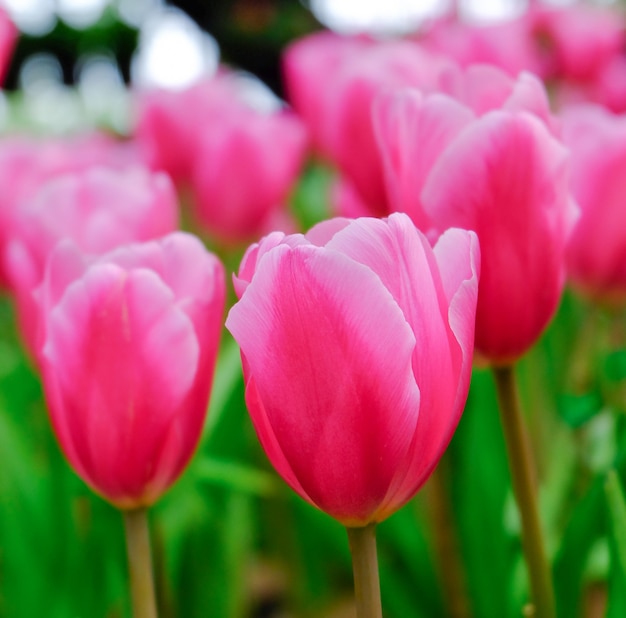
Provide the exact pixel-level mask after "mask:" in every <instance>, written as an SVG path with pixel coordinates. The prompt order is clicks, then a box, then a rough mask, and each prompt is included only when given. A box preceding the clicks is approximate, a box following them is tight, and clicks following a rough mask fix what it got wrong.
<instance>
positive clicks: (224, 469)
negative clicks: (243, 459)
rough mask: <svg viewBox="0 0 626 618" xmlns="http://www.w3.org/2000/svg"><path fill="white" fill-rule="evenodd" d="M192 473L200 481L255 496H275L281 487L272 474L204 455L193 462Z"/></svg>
mask: <svg viewBox="0 0 626 618" xmlns="http://www.w3.org/2000/svg"><path fill="white" fill-rule="evenodd" d="M193 473H194V475H195V477H196V479H197V480H198V481H200V482H204V483H211V484H215V485H222V486H224V487H227V488H230V489H232V490H234V491H238V492H242V493H245V494H253V495H257V496H264V497H267V496H276V495H278V494H279V493H280V492H281V491H282V489H283V487H282V485H283V484H282V483H281V482H280V481H279V480H278V479H277V478H276V476H275V475H274V474H271V473H269V472H265V471H264V470H258V469H256V468H251V467H250V466H245V465H241V464H239V463H236V462H232V461H222V460H218V459H212V458H209V457H206V458H204V459H201V460H200V461H198V462H196V463H195V464H194V468H193Z"/></svg>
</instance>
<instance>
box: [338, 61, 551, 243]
mask: <svg viewBox="0 0 626 618" xmlns="http://www.w3.org/2000/svg"><path fill="white" fill-rule="evenodd" d="M446 88H447V91H448V93H449V94H450V95H452V96H446V95H444V94H431V95H424V94H422V93H421V92H420V91H418V90H412V89H405V90H398V91H395V92H394V91H389V92H387V93H383V94H381V95H379V97H378V98H377V100H376V101H375V102H374V106H373V119H372V120H373V125H374V130H375V133H376V137H377V141H378V148H379V152H380V156H381V165H382V168H383V170H384V174H385V180H386V189H387V201H388V204H389V208H390V210H394V211H401V212H406V213H407V214H408V215H409V216H410V217H411V219H413V222H414V223H415V225H417V227H418V228H420V229H421V230H422V231H424V232H430V231H431V229H432V228H433V225H434V223H433V222H432V221H431V217H430V215H429V214H427V212H426V211H425V209H424V204H423V197H422V193H423V189H424V185H425V183H426V182H427V180H428V178H429V175H430V174H431V172H432V170H433V168H434V166H435V164H437V162H438V161H439V159H440V157H441V156H442V155H443V153H444V152H445V151H446V150H447V149H448V148H450V147H452V146H453V144H454V143H455V142H456V140H457V138H458V137H459V135H460V134H461V133H462V131H463V130H464V129H465V128H467V127H468V126H470V125H472V124H473V123H475V122H476V121H477V120H478V118H479V117H480V116H481V115H484V114H486V113H488V112H490V111H493V110H498V109H501V110H505V111H507V112H510V113H519V112H530V113H532V114H534V115H536V116H537V117H538V118H540V119H541V120H543V121H544V123H545V124H546V125H547V126H548V127H550V130H551V131H552V132H555V133H558V130H559V127H558V121H557V120H556V119H554V118H553V116H552V114H551V113H550V107H549V102H548V98H547V95H546V92H545V89H544V87H543V86H542V85H541V82H539V80H537V78H535V77H533V76H532V75H530V74H529V73H522V74H521V75H520V76H519V77H518V78H517V79H515V80H513V79H512V78H510V77H509V76H508V75H506V74H505V73H503V72H502V71H500V70H499V69H496V68H495V67H490V66H487V65H474V66H472V67H470V68H469V69H467V70H465V71H463V72H459V73H458V74H455V76H454V79H453V80H450V81H449V82H448V84H447V86H446ZM344 199H346V198H344ZM346 201H347V200H346Z"/></svg>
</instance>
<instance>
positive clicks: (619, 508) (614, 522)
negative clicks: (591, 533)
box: [604, 470, 626, 618]
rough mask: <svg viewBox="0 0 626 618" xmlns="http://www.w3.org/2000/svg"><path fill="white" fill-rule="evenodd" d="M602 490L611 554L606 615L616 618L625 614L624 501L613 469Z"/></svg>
mask: <svg viewBox="0 0 626 618" xmlns="http://www.w3.org/2000/svg"><path fill="white" fill-rule="evenodd" d="M604 490H605V494H606V501H607V505H608V511H609V518H608V523H609V526H608V528H609V530H608V533H609V549H610V555H611V571H610V574H609V596H608V603H607V613H606V616H607V618H618V617H621V616H625V615H626V501H625V500H624V492H623V491H622V488H621V485H620V482H619V478H618V476H617V472H615V470H611V471H610V472H609V473H608V474H607V478H606V483H605V485H604Z"/></svg>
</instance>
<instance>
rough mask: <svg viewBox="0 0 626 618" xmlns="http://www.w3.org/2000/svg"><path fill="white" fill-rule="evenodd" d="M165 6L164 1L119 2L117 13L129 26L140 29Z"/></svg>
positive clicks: (137, 0)
mask: <svg viewBox="0 0 626 618" xmlns="http://www.w3.org/2000/svg"><path fill="white" fill-rule="evenodd" d="M162 5H163V0H118V2H117V13H118V15H119V16H120V19H121V20H122V21H123V22H125V23H127V24H128V25H129V26H134V27H135V28H140V27H141V26H142V25H143V23H144V22H145V21H146V19H147V18H148V16H149V15H150V13H151V12H152V11H154V10H155V9H158V8H160V7H161V6H162Z"/></svg>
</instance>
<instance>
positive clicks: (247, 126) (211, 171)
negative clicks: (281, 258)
mask: <svg viewBox="0 0 626 618" xmlns="http://www.w3.org/2000/svg"><path fill="white" fill-rule="evenodd" d="M305 152H306V133H305V130H304V127H303V126H302V124H301V122H300V121H299V120H298V119H297V118H296V117H295V116H294V115H293V114H292V113H291V112H288V111H286V110H285V111H281V112H277V113H273V114H260V113H258V112H256V111H253V110H239V111H238V110H236V109H235V110H232V111H231V112H230V113H225V114H224V115H223V117H222V118H221V120H220V121H219V122H215V123H210V126H206V127H204V129H201V130H200V132H199V135H198V136H197V145H196V160H195V162H194V168H193V176H192V183H191V191H192V194H193V198H194V200H193V202H194V212H195V214H196V217H197V220H198V223H199V224H200V225H201V226H202V227H203V228H204V229H206V231H207V232H208V233H209V234H210V235H211V236H212V237H214V238H215V239H217V240H219V241H221V242H232V243H236V242H246V241H250V240H253V239H255V238H258V237H259V236H261V235H262V234H263V233H265V232H267V231H268V230H269V229H271V226H270V224H269V223H270V221H272V222H275V221H276V220H277V219H278V216H279V214H280V213H285V212H286V209H285V204H286V201H287V197H288V195H289V192H290V191H291V189H292V188H293V186H294V185H295V183H296V180H297V178H298V174H299V172H300V169H301V167H302V164H303V162H304V155H305ZM287 225H289V224H287Z"/></svg>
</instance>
